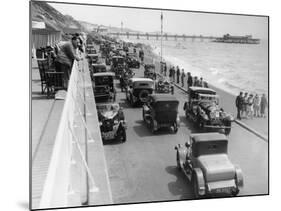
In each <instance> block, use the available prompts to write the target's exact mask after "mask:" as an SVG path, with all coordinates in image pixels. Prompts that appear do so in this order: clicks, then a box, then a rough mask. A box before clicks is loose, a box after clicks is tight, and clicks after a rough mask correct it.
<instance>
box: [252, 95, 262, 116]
mask: <svg viewBox="0 0 281 211" xmlns="http://www.w3.org/2000/svg"><path fill="white" fill-rule="evenodd" d="M260 101H261V100H260V97H259V95H258V94H256V95H255V97H254V101H253V103H254V106H253V107H254V117H260Z"/></svg>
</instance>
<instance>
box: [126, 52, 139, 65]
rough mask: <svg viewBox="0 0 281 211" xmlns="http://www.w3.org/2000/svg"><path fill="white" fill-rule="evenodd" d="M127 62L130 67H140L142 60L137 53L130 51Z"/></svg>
mask: <svg viewBox="0 0 281 211" xmlns="http://www.w3.org/2000/svg"><path fill="white" fill-rule="evenodd" d="M126 62H127V65H128V67H129V68H140V62H139V60H138V58H137V56H136V55H135V54H131V53H129V54H128V55H127V57H126Z"/></svg>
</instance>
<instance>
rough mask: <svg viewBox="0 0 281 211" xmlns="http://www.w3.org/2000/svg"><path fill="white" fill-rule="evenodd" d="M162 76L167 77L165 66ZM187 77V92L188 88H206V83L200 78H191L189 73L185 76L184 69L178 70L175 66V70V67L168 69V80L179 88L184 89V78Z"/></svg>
mask: <svg viewBox="0 0 281 211" xmlns="http://www.w3.org/2000/svg"><path fill="white" fill-rule="evenodd" d="M162 70H163V71H162V74H164V76H167V65H166V64H164V65H163V68H162ZM186 77H187V79H186V80H187V81H186V83H187V90H188V88H189V87H190V86H198V87H206V88H207V87H208V83H207V82H206V81H204V80H203V78H202V77H200V78H199V77H197V76H194V77H193V76H192V75H191V73H190V72H188V73H187V74H185V71H184V69H181V70H180V68H179V66H177V67H176V68H175V66H170V69H169V78H170V81H171V82H173V83H177V84H180V83H181V86H182V87H184V82H185V78H186Z"/></svg>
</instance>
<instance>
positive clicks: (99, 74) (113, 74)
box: [93, 72, 115, 77]
mask: <svg viewBox="0 0 281 211" xmlns="http://www.w3.org/2000/svg"><path fill="white" fill-rule="evenodd" d="M93 76H94V77H95V76H115V73H113V72H101V73H94V74H93Z"/></svg>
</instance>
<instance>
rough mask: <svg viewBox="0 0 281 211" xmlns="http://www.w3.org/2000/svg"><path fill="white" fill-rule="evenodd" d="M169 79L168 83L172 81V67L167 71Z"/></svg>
mask: <svg viewBox="0 0 281 211" xmlns="http://www.w3.org/2000/svg"><path fill="white" fill-rule="evenodd" d="M169 78H170V81H172V78H173V67H172V66H170V69H169Z"/></svg>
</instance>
